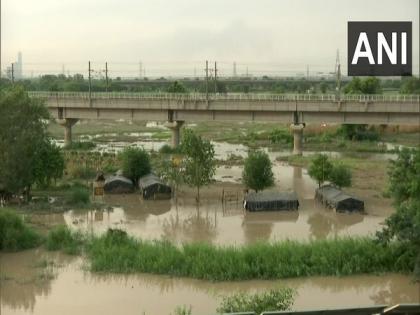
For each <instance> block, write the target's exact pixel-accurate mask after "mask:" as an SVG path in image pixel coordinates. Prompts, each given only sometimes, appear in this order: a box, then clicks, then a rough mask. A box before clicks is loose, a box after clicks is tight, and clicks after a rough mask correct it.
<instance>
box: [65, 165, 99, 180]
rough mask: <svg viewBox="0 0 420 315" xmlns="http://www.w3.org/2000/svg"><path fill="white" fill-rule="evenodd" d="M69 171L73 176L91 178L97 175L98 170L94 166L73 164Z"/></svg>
mask: <svg viewBox="0 0 420 315" xmlns="http://www.w3.org/2000/svg"><path fill="white" fill-rule="evenodd" d="M68 173H69V175H70V176H71V177H72V178H80V179H90V178H93V177H95V175H96V171H95V169H94V168H92V167H88V166H82V165H73V166H71V167H69V168H68Z"/></svg>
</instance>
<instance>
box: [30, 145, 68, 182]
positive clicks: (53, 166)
mask: <svg viewBox="0 0 420 315" xmlns="http://www.w3.org/2000/svg"><path fill="white" fill-rule="evenodd" d="M63 171H64V157H63V153H62V152H61V150H60V148H59V147H58V146H56V145H55V144H54V143H53V142H51V141H50V140H49V139H45V141H44V142H42V143H41V145H40V146H39V147H38V148H37V151H36V157H35V161H34V176H35V179H36V184H37V185H39V186H40V187H42V188H45V187H48V186H49V185H50V184H51V181H52V180H54V181H55V180H57V179H59V178H61V177H62V176H63Z"/></svg>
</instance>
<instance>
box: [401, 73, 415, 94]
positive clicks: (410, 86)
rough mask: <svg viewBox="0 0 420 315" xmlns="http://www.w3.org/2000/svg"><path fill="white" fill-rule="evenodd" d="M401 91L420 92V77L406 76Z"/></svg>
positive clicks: (407, 92) (405, 92) (406, 92)
mask: <svg viewBox="0 0 420 315" xmlns="http://www.w3.org/2000/svg"><path fill="white" fill-rule="evenodd" d="M400 92H401V93H402V94H420V79H419V78H416V77H410V78H404V79H403V82H402V85H401V89H400Z"/></svg>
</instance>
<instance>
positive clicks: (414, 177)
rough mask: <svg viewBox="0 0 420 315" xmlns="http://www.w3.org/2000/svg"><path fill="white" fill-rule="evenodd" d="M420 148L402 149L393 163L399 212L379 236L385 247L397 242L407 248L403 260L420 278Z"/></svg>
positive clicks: (392, 177)
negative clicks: (406, 261)
mask: <svg viewBox="0 0 420 315" xmlns="http://www.w3.org/2000/svg"><path fill="white" fill-rule="evenodd" d="M419 174H420V149H412V150H409V149H403V150H401V151H400V152H399V154H398V158H397V160H395V161H392V162H391V165H390V170H389V178H390V191H391V195H392V196H393V198H394V204H395V206H396V209H397V211H396V212H395V213H393V214H392V215H391V216H390V217H389V218H387V219H386V221H385V227H384V229H383V230H382V231H381V232H378V233H377V238H378V240H379V241H380V242H382V243H384V244H389V243H391V242H393V241H398V242H400V243H402V244H403V245H404V246H405V249H404V253H402V256H401V258H400V260H403V259H404V258H405V259H408V263H409V264H410V265H412V266H413V269H414V272H415V274H416V276H417V277H418V279H420V176H419Z"/></svg>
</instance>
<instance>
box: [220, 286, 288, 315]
mask: <svg viewBox="0 0 420 315" xmlns="http://www.w3.org/2000/svg"><path fill="white" fill-rule="evenodd" d="M295 295H296V292H295V291H294V290H293V289H290V288H277V289H271V290H269V291H267V292H262V293H255V294H247V293H244V292H239V293H236V294H233V295H231V296H223V298H222V302H221V303H220V306H219V307H218V308H217V312H218V313H219V314H223V313H234V312H255V313H256V314H260V313H262V312H264V311H285V310H289V309H290V308H291V306H292V305H293V301H294V297H295Z"/></svg>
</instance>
